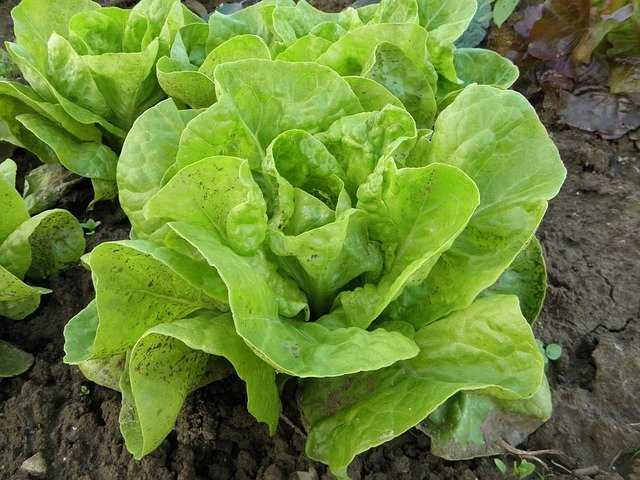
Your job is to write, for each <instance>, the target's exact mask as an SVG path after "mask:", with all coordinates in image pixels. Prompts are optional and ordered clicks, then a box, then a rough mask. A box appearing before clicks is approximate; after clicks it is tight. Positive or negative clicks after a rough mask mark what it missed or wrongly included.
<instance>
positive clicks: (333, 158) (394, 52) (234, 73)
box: [65, 0, 565, 476]
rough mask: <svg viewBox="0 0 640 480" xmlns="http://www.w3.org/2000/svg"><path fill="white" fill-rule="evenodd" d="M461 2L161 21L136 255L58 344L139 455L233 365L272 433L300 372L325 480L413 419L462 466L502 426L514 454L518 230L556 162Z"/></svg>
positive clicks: (121, 186)
mask: <svg viewBox="0 0 640 480" xmlns="http://www.w3.org/2000/svg"><path fill="white" fill-rule="evenodd" d="M470 5H471V7H473V2H468V1H464V2H463V1H459V2H458V1H447V2H444V1H443V2H440V1H436V0H421V1H418V2H416V1H415V0H411V1H409V0H407V1H400V0H397V1H383V2H381V3H380V4H379V5H372V6H367V7H363V8H361V9H346V10H345V11H343V12H341V13H335V14H327V13H323V12H319V11H318V10H316V9H314V8H313V7H311V6H310V5H308V4H307V3H305V2H299V3H298V4H295V5H294V4H293V3H288V2H270V1H265V2H260V3H258V4H256V5H253V6H251V7H249V8H246V9H244V10H240V11H238V12H236V13H234V14H232V15H222V14H219V13H215V14H213V15H212V16H211V18H210V19H209V24H208V25H205V24H192V25H186V26H184V27H182V28H181V29H180V30H179V31H178V33H177V34H176V36H175V40H174V42H173V44H172V45H171V48H170V50H169V52H168V53H167V55H166V56H163V57H162V58H161V60H160V61H159V62H158V64H157V74H158V78H159V81H160V84H161V85H162V87H163V88H164V89H165V90H166V92H167V94H169V95H170V96H171V97H172V98H170V99H167V100H165V101H162V102H160V103H159V104H157V105H156V106H154V107H151V108H149V109H148V110H146V111H145V112H144V113H142V115H140V117H139V118H138V119H137V120H136V121H135V122H134V124H133V126H132V128H131V129H130V131H129V133H128V135H127V137H126V139H125V142H124V146H123V149H122V154H121V156H120V159H119V162H118V165H117V184H118V190H119V197H120V202H121V205H122V208H123V209H124V211H125V212H126V214H127V216H128V217H129V219H130V221H131V225H132V233H131V240H126V241H119V242H108V243H104V244H101V245H99V246H97V247H96V248H95V249H94V250H93V252H91V254H90V255H88V257H87V259H86V263H87V265H88V266H89V267H90V268H91V271H92V277H93V282H94V286H95V290H96V298H95V300H94V301H93V302H92V303H91V304H90V305H89V306H87V308H86V309H85V310H83V311H82V312H80V313H79V314H78V315H77V316H75V317H74V318H73V319H72V320H71V321H70V322H69V324H68V325H67V327H66V330H65V337H66V343H65V350H66V353H67V355H66V357H65V361H66V362H67V363H70V364H77V365H79V366H80V368H81V369H82V370H83V372H85V374H87V376H88V377H89V378H91V379H94V380H95V381H97V382H99V383H101V384H103V385H107V386H110V387H112V388H117V389H118V390H120V391H121V392H122V396H123V406H122V410H121V416H120V426H121V431H122V433H123V436H124V438H125V441H126V444H127V447H128V449H129V450H130V451H131V452H132V453H133V455H134V456H135V457H136V458H141V457H143V456H144V455H146V454H147V453H149V452H150V451H152V450H153V449H154V448H156V447H157V446H158V445H159V444H160V443H161V442H162V440H163V439H164V437H165V436H166V435H167V434H168V433H169V432H170V431H171V429H172V428H173V425H174V422H175V419H176V417H177V415H178V412H179V410H180V407H181V405H182V403H183V402H184V399H185V398H186V396H187V395H188V394H189V392H191V391H193V390H194V389H196V388H198V387H200V386H202V385H204V384H206V383H208V382H210V381H212V380H214V379H217V378H220V377H221V376H223V375H226V374H227V373H228V372H229V371H230V369H234V370H235V371H236V372H237V374H238V375H239V376H240V378H241V379H242V380H243V381H244V382H245V384H246V389H247V399H248V409H249V411H250V412H251V413H252V414H253V415H254V416H255V417H256V419H257V420H259V421H261V422H263V423H265V424H266V425H267V426H268V428H269V429H270V431H272V432H273V431H274V430H275V428H276V427H277V422H278V418H279V415H280V408H281V407H280V400H279V398H278V389H277V387H276V376H277V375H281V374H286V375H288V376H290V377H297V378H299V379H300V381H299V384H300V392H301V400H300V406H301V410H302V414H303V418H304V422H305V427H306V428H307V430H308V440H307V454H308V455H309V456H310V457H311V458H313V459H316V460H319V461H322V462H324V463H326V464H328V465H329V466H330V468H331V470H332V471H333V472H334V473H335V474H337V475H340V476H345V475H346V468H347V466H348V465H349V463H350V462H351V460H352V459H353V458H354V456H355V455H357V454H359V453H361V452H363V451H366V450H367V449H369V448H371V447H373V446H376V445H379V444H381V443H383V442H385V441H387V440H389V439H391V438H393V437H395V436H398V435H400V434H402V433H403V432H405V431H406V430H408V429H410V428H412V427H416V426H419V428H420V429H421V430H422V431H424V432H426V433H427V434H429V435H430V436H431V437H432V439H433V450H434V452H435V453H437V454H439V455H442V456H444V457H447V458H468V457H471V456H475V455H486V454H492V453H496V452H497V451H500V448H501V447H500V446H499V444H498V440H500V439H501V438H502V436H503V432H502V431H501V430H499V428H498V427H497V426H496V425H495V424H494V423H495V421H496V419H498V420H500V419H502V418H508V419H509V422H510V423H509V425H510V429H509V431H510V432H511V433H510V436H507V438H508V439H510V440H513V441H519V440H518V439H522V438H523V437H524V436H526V435H527V434H528V433H530V432H531V431H532V430H533V429H535V428H536V427H537V426H538V425H539V424H540V423H541V422H542V421H544V420H546V418H548V416H549V414H550V403H549V390H548V385H547V383H546V379H545V376H544V362H543V358H542V356H541V354H540V352H539V350H538V347H537V344H536V341H535V338H534V336H533V333H532V330H531V326H530V323H531V322H533V321H534V320H535V317H536V316H537V314H538V312H539V310H540V305H541V303H542V300H543V298H544V290H545V286H546V284H545V274H544V272H545V270H544V263H543V262H544V261H543V258H542V251H541V249H540V246H539V244H538V243H537V241H536V240H535V237H534V233H535V231H536V229H537V227H538V225H539V224H540V221H541V219H542V216H543V215H544V212H545V210H546V207H547V202H548V201H549V200H550V199H552V198H553V197H554V196H555V195H556V194H557V192H558V190H559V188H560V186H561V185H562V182H563V180H564V177H565V169H564V167H563V165H562V162H561V160H560V158H559V155H558V152H557V150H556V148H555V146H554V145H553V143H552V141H551V140H550V138H549V136H548V134H547V132H546V130H545V129H544V127H543V126H542V124H541V123H540V121H539V119H538V117H537V115H536V113H535V111H534V109H533V108H532V107H531V106H530V105H529V103H528V102H527V100H526V99H525V98H524V97H522V96H521V95H519V94H518V93H515V92H513V91H508V90H505V89H506V88H508V87H509V86H510V85H511V83H513V81H514V80H515V70H514V69H515V67H513V65H511V64H510V62H508V61H507V60H505V59H502V58H501V57H499V56H497V55H496V54H493V53H487V52H485V51H483V50H476V49H471V50H465V51H463V52H457V51H456V50H455V49H454V47H453V42H455V40H456V39H457V38H458V37H459V36H460V35H461V34H462V33H463V32H464V30H465V29H466V26H467V25H468V23H469V21H470V20H471V17H472V16H473V14H474V10H475V8H471V7H469V6H470ZM494 427H495V428H494Z"/></svg>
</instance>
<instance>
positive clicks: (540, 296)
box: [482, 236, 547, 324]
mask: <svg viewBox="0 0 640 480" xmlns="http://www.w3.org/2000/svg"><path fill="white" fill-rule="evenodd" d="M546 291H547V268H546V266H545V262H544V256H543V254H542V247H541V245H540V242H539V241H538V239H537V238H536V237H535V236H534V237H531V241H529V243H528V244H527V246H526V247H524V249H522V251H521V252H520V253H519V254H518V256H517V257H516V258H515V260H514V261H513V263H511V265H509V268H508V269H507V270H505V271H504V273H503V274H502V275H501V276H500V278H498V280H497V281H496V283H494V284H493V285H491V286H490V287H489V288H488V289H487V290H485V291H484V292H482V295H492V294H496V293H502V294H511V295H517V297H518V299H519V300H520V309H521V310H522V314H523V315H524V318H526V319H527V320H528V321H529V323H531V324H533V322H535V321H536V319H537V318H538V315H539V314H540V310H542V305H543V304H544V298H545V295H546Z"/></svg>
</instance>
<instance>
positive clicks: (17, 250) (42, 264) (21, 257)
mask: <svg viewBox="0 0 640 480" xmlns="http://www.w3.org/2000/svg"><path fill="white" fill-rule="evenodd" d="M84 248H85V240H84V233H83V231H82V227H80V224H79V223H78V220H76V218H75V217H74V216H73V215H71V214H70V213H69V212H67V211H66V210H60V209H56V210H47V211H46V212H43V213H40V214H38V215H36V216H35V217H32V218H30V219H29V220H26V221H25V222H24V223H22V224H21V225H20V226H19V227H18V228H17V229H15V230H14V231H13V232H12V233H11V235H9V236H8V237H7V238H6V240H5V241H4V242H3V243H2V244H1V245H0V265H2V266H4V267H5V268H6V269H7V270H9V271H10V272H11V273H13V274H14V275H15V276H16V277H18V278H23V277H25V276H27V277H29V278H35V279H42V278H46V277H48V276H50V275H53V274H55V273H57V272H58V271H60V270H62V269H63V268H65V267H68V266H69V265H71V264H73V263H75V262H76V261H77V260H78V259H79V258H80V256H81V255H82V254H83V253H84Z"/></svg>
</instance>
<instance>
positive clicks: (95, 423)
mask: <svg viewBox="0 0 640 480" xmlns="http://www.w3.org/2000/svg"><path fill="white" fill-rule="evenodd" d="M11 3H12V2H4V5H2V6H0V16H1V18H2V21H3V22H6V19H7V18H8V13H7V12H8V8H9V6H10V5H9V6H7V4H11ZM121 3H122V2H121ZM326 4H327V5H325V7H327V6H328V7H329V8H332V9H335V8H336V2H334V1H333V0H329V1H328V2H326ZM8 31H10V29H9V28H7V26H6V25H3V27H2V36H3V37H4V38H6V36H7V32H8ZM552 100H553V98H552V95H547V98H545V95H543V94H538V95H536V96H534V97H532V101H533V103H534V105H535V106H536V107H537V109H538V113H539V115H540V117H541V118H542V120H543V122H544V123H545V125H546V126H547V128H548V129H549V131H550V133H551V135H552V137H553V140H554V141H555V142H556V144H557V146H558V148H559V150H560V153H561V156H562V159H563V160H564V162H565V165H566V167H567V170H568V177H567V181H566V183H565V185H564V187H563V189H562V191H561V193H560V195H559V196H558V197H557V198H556V199H555V200H553V201H552V202H551V204H550V206H549V211H548V213H547V216H546V217H545V220H544V223H543V224H542V227H541V229H540V230H539V238H540V240H541V241H542V244H543V246H544V249H545V252H546V258H547V267H548V270H549V291H548V293H547V299H546V303H545V306H544V310H543V313H542V315H541V318H540V320H539V321H538V323H537V326H536V330H537V332H536V333H537V334H538V336H540V338H541V339H542V340H543V341H544V342H545V343H558V344H560V345H562V347H563V353H562V356H561V358H560V359H559V360H558V361H555V362H551V364H550V365H549V370H548V375H549V380H550V383H551V387H552V391H553V401H554V413H553V416H552V418H551V419H550V420H549V422H547V423H546V424H545V425H543V426H542V427H541V428H540V429H539V430H538V431H537V432H535V433H534V434H533V435H532V436H531V437H530V438H529V440H528V441H527V443H526V444H524V445H522V446H520V448H523V449H526V450H547V449H554V450H560V451H562V452H563V453H564V456H542V458H543V459H544V460H545V462H546V463H547V464H548V465H549V466H550V467H551V473H553V475H554V477H553V478H574V476H572V475H570V474H569V473H567V472H565V471H564V469H567V470H575V469H586V470H583V472H584V473H585V474H588V475H590V476H591V477H593V478H600V479H605V478H606V479H616V478H620V476H621V477H622V478H634V477H633V476H632V475H634V474H633V473H631V472H632V470H633V469H634V465H633V464H632V463H633V460H632V459H631V456H632V454H633V453H634V452H635V451H636V450H637V449H638V448H639V447H640V406H639V400H638V399H639V398H640V375H638V372H639V371H640V234H639V232H640V152H639V150H638V147H637V145H636V144H634V142H633V141H632V140H630V139H629V138H628V137H627V136H625V137H622V138H621V139H619V140H611V141H607V140H603V139H601V138H599V137H598V136H596V135H593V134H590V133H585V132H582V131H580V130H577V129H572V128H570V127H566V126H564V125H560V124H559V123H558V120H559V119H558V114H557V111H556V108H555V103H554V102H553V101H552ZM14 158H15V159H16V161H18V163H19V165H20V166H21V173H22V174H23V175H24V173H25V171H26V170H27V169H28V165H31V166H33V165H35V163H34V162H31V159H30V157H29V156H27V154H24V153H22V152H17V153H16V155H15V156H14ZM90 195H91V192H90V185H89V184H88V182H86V183H80V184H79V185H77V186H76V187H75V189H74V191H73V192H72V193H71V194H70V195H68V197H67V198H66V199H65V201H64V204H63V205H62V207H63V208H67V209H69V210H70V211H71V212H72V213H74V214H75V215H77V216H78V218H80V219H82V220H86V219H88V218H89V217H91V218H93V219H95V220H98V221H100V222H101V223H102V224H101V225H100V227H99V228H98V229H97V231H96V233H95V235H93V236H90V237H88V238H87V240H88V249H87V250H88V251H89V250H90V249H91V248H93V246H95V245H96V244H98V243H99V242H103V241H106V240H114V239H124V238H127V236H128V223H127V220H126V217H125V216H124V215H123V214H122V213H121V212H120V211H119V209H118V208H117V207H116V206H114V205H110V204H105V203H103V204H100V205H99V206H98V207H97V208H96V209H95V210H94V211H92V212H89V213H86V212H85V208H86V206H87V204H88V202H89V200H90ZM49 285H50V288H51V289H52V290H53V293H52V294H50V295H47V296H45V297H44V298H43V302H42V306H41V308H40V309H39V310H38V311H37V312H36V313H35V314H33V315H32V316H30V317H29V318H27V319H26V320H24V321H19V322H2V323H0V338H3V339H4V340H7V341H9V342H11V343H14V344H16V345H17V346H19V347H21V348H23V349H24V350H26V351H29V352H31V353H33V354H34V356H35V363H34V366H33V367H32V368H31V369H30V370H29V371H28V372H27V373H25V374H23V375H21V376H18V377H16V378H12V379H3V380H2V381H1V383H0V478H8V479H13V478H15V479H22V478H29V475H28V473H27V472H26V471H25V469H24V468H22V469H21V466H22V465H23V462H25V460H27V459H29V458H31V457H33V456H34V455H37V457H36V459H35V460H36V462H35V463H38V461H39V460H42V463H43V465H44V468H45V469H46V472H43V474H42V477H43V478H47V479H52V480H57V479H77V480H85V479H86V480H89V479H92V480H94V479H95V480H97V479H105V480H106V479H109V480H111V479H120V478H123V479H124V478H136V479H139V480H146V479H150V480H151V479H154V480H155V479H185V480H186V479H200V478H202V479H205V478H210V479H216V480H218V479H219V480H223V479H265V480H267V479H268V480H279V479H290V478H292V479H296V480H298V479H299V480H311V479H316V478H330V477H329V476H328V473H327V470H326V467H325V466H323V465H320V464H317V463H314V462H311V461H310V460H308V459H307V458H306V457H305V455H304V437H303V433H302V432H301V430H300V428H299V425H300V419H299V417H298V414H297V410H296V408H295V396H296V392H295V390H294V389H292V388H289V389H287V390H285V394H284V415H285V417H286V420H285V421H282V422H280V425H279V429H278V432H277V434H276V435H275V436H273V437H270V436H269V435H268V432H267V428H266V427H265V426H264V425H263V424H258V423H257V422H256V420H255V419H254V418H253V417H252V416H251V415H250V414H249V413H248V412H247V410H246V407H245V405H246V396H245V391H244V385H243V384H242V382H241V381H240V380H239V379H238V378H237V377H235V376H233V377H230V378H228V379H226V380H223V381H219V382H216V383H213V384H211V385H209V386H207V387H205V388H202V389H200V390H198V391H196V392H195V393H193V394H192V395H190V396H189V398H188V400H187V402H186V405H185V408H184V409H183V411H182V413H181V414H180V416H179V417H178V421H177V425H176V429H175V431H174V432H173V433H171V434H170V436H169V437H168V438H167V440H165V442H164V443H163V444H162V446H161V447H160V448H158V449H157V450H156V451H154V452H153V453H151V454H150V455H148V456H147V457H145V458H144V459H143V460H142V461H136V460H134V459H133V458H132V456H131V455H130V454H129V453H128V452H127V450H126V448H125V446H124V441H123V439H122V437H121V434H120V432H119V430H118V412H119V408H120V395H119V394H118V393H117V392H114V391H111V390H108V389H105V388H102V387H100V386H97V385H95V384H93V383H91V382H88V381H87V380H86V379H85V378H84V377H83V376H82V374H81V373H80V372H79V370H78V369H77V368H75V367H72V366H68V365H65V364H63V363H62V357H63V354H64V352H63V336H62V331H63V328H64V326H65V323H66V322H67V321H68V319H69V318H71V317H72V316H73V315H74V314H75V313H77V312H78V311H79V310H80V309H81V308H83V307H84V306H85V305H86V304H87V303H88V302H89V301H90V300H91V298H92V297H93V291H92V285H91V275H90V273H89V272H88V271H86V270H84V269H83V268H82V267H81V266H76V267H74V268H72V269H70V270H67V271H65V272H63V273H62V274H60V275H58V276H57V277H54V278H52V279H50V280H49ZM552 461H553V462H556V463H557V464H560V465H561V466H554V465H553V464H552ZM31 463H34V462H33V461H32V462H31ZM636 463H638V462H637V461H636ZM587 467H594V468H591V469H588V468H587ZM635 470H636V472H640V465H635ZM538 471H539V472H543V470H542V469H538ZM296 472H297V473H296ZM349 472H350V474H351V476H352V478H354V479H365V478H368V479H369V478H370V479H380V480H381V479H394V480H395V479H420V478H428V479H463V480H464V479H472V478H480V479H491V478H503V475H502V474H501V473H500V472H499V471H498V470H497V469H496V466H495V464H494V462H493V460H492V459H478V460H472V461H465V462H455V463H454V462H447V461H444V460H442V459H439V458H437V457H434V456H432V455H431V454H430V453H429V440H428V437H426V436H425V435H423V434H422V433H420V432H417V431H415V430H412V431H409V432H407V433H406V434H404V435H402V436H401V437H399V438H397V439H395V440H393V441H391V442H389V443H387V444H385V445H383V446H381V447H377V448H375V449H372V450H371V451H369V452H367V453H366V454H363V455H361V456H359V457H358V458H357V459H356V460H355V461H354V462H353V464H352V465H351V467H350V469H349ZM616 472H617V473H616ZM637 474H638V475H640V473H637ZM325 475H326V477H324V476H325ZM619 475H620V476H619ZM638 478H640V477H638Z"/></svg>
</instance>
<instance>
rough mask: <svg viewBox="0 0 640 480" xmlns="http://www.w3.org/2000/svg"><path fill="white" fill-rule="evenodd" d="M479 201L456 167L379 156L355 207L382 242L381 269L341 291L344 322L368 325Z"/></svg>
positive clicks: (423, 270) (426, 266)
mask: <svg viewBox="0 0 640 480" xmlns="http://www.w3.org/2000/svg"><path fill="white" fill-rule="evenodd" d="M479 202H480V197H479V194H478V189H477V188H476V186H475V184H474V183H473V182H472V181H471V180H470V179H469V177H467V176H466V175H465V174H464V173H462V172H461V171H460V170H458V169H457V168H455V167H450V166H448V165H443V164H432V165H429V166H427V167H423V168H416V169H413V168H404V169H401V170H397V169H396V167H395V164H394V162H393V161H392V160H390V159H387V160H386V161H382V162H381V163H380V165H379V167H378V168H377V169H376V172H375V173H374V174H372V175H371V176H370V177H369V179H368V181H367V183H365V184H363V185H362V186H361V187H360V189H359V190H358V209H361V210H364V211H365V212H367V217H368V220H369V231H370V234H371V237H372V239H373V240H375V241H377V242H379V243H380V244H381V245H382V248H383V251H384V256H385V260H384V272H383V274H382V277H381V278H380V279H379V280H378V282H377V284H371V283H370V284H366V285H365V286H364V287H362V288H358V289H356V290H354V291H350V292H343V293H342V294H341V295H340V297H339V299H338V302H339V303H340V305H341V307H342V308H343V311H344V313H345V315H346V319H347V320H348V324H349V325H354V326H358V327H361V328H367V327H368V326H369V325H370V324H371V322H373V321H374V320H375V319H376V318H377V317H378V316H379V315H380V314H381V313H382V311H383V310H384V309H385V308H386V307H387V305H388V304H389V303H390V302H391V301H392V300H393V299H395V298H396V297H397V296H398V295H399V294H400V292H402V290H403V289H404V287H405V285H406V284H407V283H409V282H411V281H413V282H416V281H419V280H420V279H422V278H425V277H426V276H427V275H428V273H429V271H430V270H431V268H432V267H433V265H434V264H435V263H436V261H437V260H438V258H439V257H440V255H441V254H442V253H443V252H445V251H446V250H448V249H449V248H450V247H451V244H452V243H453V241H454V240H455V239H456V237H457V236H458V235H460V233H461V232H462V231H463V229H464V228H465V227H466V225H467V222H468V221H469V219H470V218H471V215H472V214H473V212H474V210H475V209H476V207H477V206H478V204H479ZM416 277H417V278H416Z"/></svg>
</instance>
